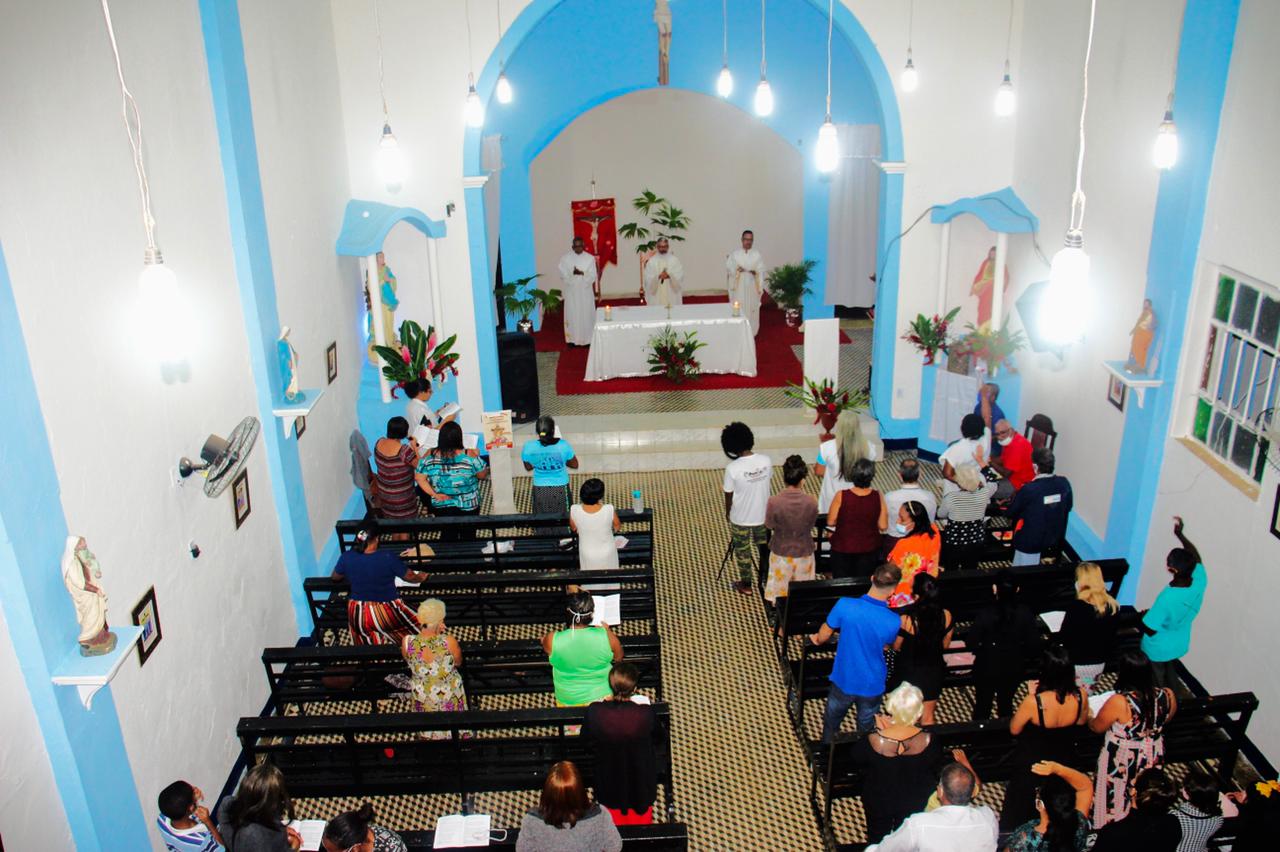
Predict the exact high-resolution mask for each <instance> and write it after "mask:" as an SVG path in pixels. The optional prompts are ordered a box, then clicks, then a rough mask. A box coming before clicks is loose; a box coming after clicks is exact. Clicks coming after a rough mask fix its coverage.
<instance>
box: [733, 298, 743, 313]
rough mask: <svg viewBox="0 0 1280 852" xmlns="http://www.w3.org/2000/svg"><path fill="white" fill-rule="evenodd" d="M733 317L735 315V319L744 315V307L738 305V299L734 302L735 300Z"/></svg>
mask: <svg viewBox="0 0 1280 852" xmlns="http://www.w3.org/2000/svg"><path fill="white" fill-rule="evenodd" d="M733 315H734V316H735V317H736V316H741V315H742V305H740V304H739V303H738V300H737V299H734V300H733Z"/></svg>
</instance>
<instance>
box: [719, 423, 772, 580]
mask: <svg viewBox="0 0 1280 852" xmlns="http://www.w3.org/2000/svg"><path fill="white" fill-rule="evenodd" d="M755 443H756V438H755V435H753V434H751V427H749V426H748V425H747V424H745V423H738V422H734V423H730V424H729V425H728V426H726V427H724V430H723V431H721V433H720V446H721V448H722V449H723V450H724V454H725V455H726V456H728V457H729V459H730V461H729V465H728V466H727V467H726V468H725V469H724V514H725V517H726V518H727V519H728V521H729V540H730V541H731V542H732V547H733V557H734V561H736V562H737V563H738V580H737V582H736V583H734V584H733V588H734V590H735V591H738V592H740V593H742V594H744V595H749V594H751V581H752V579H753V577H754V574H753V573H752V568H753V565H752V553H751V552H752V550H753V549H754V550H755V551H756V553H757V554H758V555H759V558H760V564H761V566H763V565H765V564H767V563H766V561H765V557H764V546H765V541H766V539H767V536H766V533H765V527H764V514H765V508H766V506H767V505H768V503H769V491H770V486H769V481H770V479H772V477H773V463H772V462H771V461H769V457H768V456H766V455H761V454H760V453H755V452H752V447H754V446H755ZM762 570H763V569H762Z"/></svg>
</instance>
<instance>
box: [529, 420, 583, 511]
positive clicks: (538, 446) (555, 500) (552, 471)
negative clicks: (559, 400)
mask: <svg viewBox="0 0 1280 852" xmlns="http://www.w3.org/2000/svg"><path fill="white" fill-rule="evenodd" d="M536 428H537V430H538V440H536V441H527V442H525V445H524V446H523V447H521V448H520V461H522V462H524V469H525V470H530V471H533V513H534V514H535V515H548V514H555V515H564V514H567V513H568V511H569V471H570V470H571V469H572V470H577V468H578V459H577V457H576V456H574V454H573V447H571V446H569V442H568V441H566V440H565V439H563V438H558V437H556V421H554V420H552V419H551V418H550V417H548V416H546V415H545V414H544V415H542V416H541V417H539V418H538V422H537V424H536Z"/></svg>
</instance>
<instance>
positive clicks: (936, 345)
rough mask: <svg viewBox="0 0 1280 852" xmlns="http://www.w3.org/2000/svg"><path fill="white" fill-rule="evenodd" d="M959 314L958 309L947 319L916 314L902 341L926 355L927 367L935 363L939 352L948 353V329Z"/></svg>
mask: <svg viewBox="0 0 1280 852" xmlns="http://www.w3.org/2000/svg"><path fill="white" fill-rule="evenodd" d="M958 313H960V308H958V307H957V308H952V309H951V311H950V312H949V313H948V314H947V315H946V316H945V317H940V316H938V315H937V314H934V315H933V316H932V317H926V316H925V315H924V314H916V318H915V319H914V320H912V321H911V324H910V325H908V326H907V333H906V334H904V335H902V339H903V340H905V341H907V342H908V343H910V344H911V345H912V346H914V347H915V348H917V349H919V350H920V351H921V352H923V353H924V363H925V365H926V366H927V365H929V364H932V363H933V359H934V356H935V355H937V354H938V353H939V352H946V351H947V347H948V345H949V344H948V343H947V329H948V328H950V326H951V321H952V320H954V319H955V318H956V314H958Z"/></svg>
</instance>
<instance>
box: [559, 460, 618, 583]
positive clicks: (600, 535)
mask: <svg viewBox="0 0 1280 852" xmlns="http://www.w3.org/2000/svg"><path fill="white" fill-rule="evenodd" d="M578 497H579V499H580V500H581V501H582V502H581V503H579V504H577V505H575V506H572V507H570V508H569V528H570V529H572V530H573V531H574V532H575V533H577V534H578V567H579V568H581V569H582V570H583V571H609V570H614V569H617V567H618V545H617V543H616V542H615V541H614V535H615V534H617V532H618V531H619V530H620V529H622V523H621V522H620V521H619V520H618V513H617V511H616V510H615V509H614V508H613V506H611V505H610V504H608V503H602V502H601V501H602V500H603V499H604V481H603V480H600V479H596V478H595V477H592V478H591V479H588V480H587V481H586V482H584V483H582V488H580V489H579V490H578ZM582 588H584V589H586V590H587V591H602V592H604V591H616V590H617V588H618V587H617V586H616V585H614V584H605V585H600V584H592V585H587V586H583V587H582Z"/></svg>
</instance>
